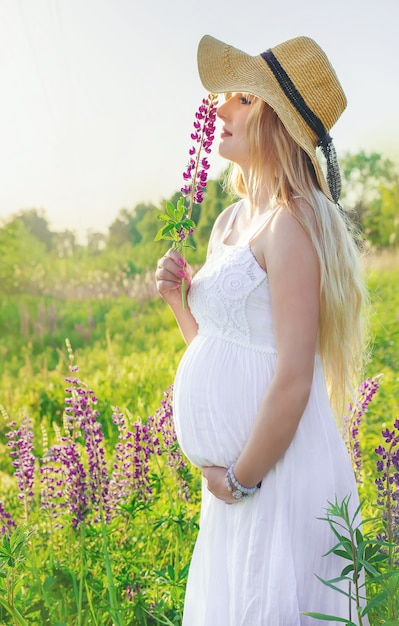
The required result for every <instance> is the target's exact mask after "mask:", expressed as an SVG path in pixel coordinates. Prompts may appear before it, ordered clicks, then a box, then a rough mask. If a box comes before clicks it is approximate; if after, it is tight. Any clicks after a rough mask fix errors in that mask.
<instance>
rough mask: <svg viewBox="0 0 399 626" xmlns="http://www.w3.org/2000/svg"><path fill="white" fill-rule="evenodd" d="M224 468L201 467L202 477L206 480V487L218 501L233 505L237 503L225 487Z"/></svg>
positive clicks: (225, 470)
mask: <svg viewBox="0 0 399 626" xmlns="http://www.w3.org/2000/svg"><path fill="white" fill-rule="evenodd" d="M226 472H227V468H226V467H218V466H213V467H203V468H202V475H203V477H204V478H205V480H206V484H207V487H208V489H209V491H210V492H211V493H213V495H214V496H215V497H216V498H219V500H223V502H225V503H226V504H235V503H236V502H239V500H237V499H236V498H234V496H232V495H231V491H229V490H228V489H227V487H226V482H225V476H226Z"/></svg>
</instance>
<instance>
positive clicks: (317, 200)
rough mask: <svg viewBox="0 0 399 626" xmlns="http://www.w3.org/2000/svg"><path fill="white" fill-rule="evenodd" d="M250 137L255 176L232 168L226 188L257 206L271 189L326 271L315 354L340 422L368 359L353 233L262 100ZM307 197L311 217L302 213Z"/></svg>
mask: <svg viewBox="0 0 399 626" xmlns="http://www.w3.org/2000/svg"><path fill="white" fill-rule="evenodd" d="M246 132H247V138H248V142H249V154H250V165H251V167H250V178H249V181H248V182H247V185H246V184H245V182H244V178H243V176H242V174H241V170H240V169H239V168H238V167H237V166H234V167H233V168H232V169H231V170H230V174H229V176H228V180H229V184H230V187H231V188H232V189H233V190H234V192H235V193H236V194H237V195H240V196H247V197H248V198H249V199H250V200H251V202H254V203H256V202H257V201H259V198H260V196H261V194H262V193H264V190H265V188H266V189H267V190H268V194H269V197H270V199H271V203H272V206H284V207H287V209H288V210H289V211H290V212H291V214H292V215H293V216H294V217H295V218H296V219H297V220H298V221H299V222H300V224H301V225H302V227H303V228H304V229H305V230H306V232H307V233H308V234H309V236H310V238H311V240H312V243H313V246H314V248H315V251H316V253H317V256H318V259H319V263H320V272H321V281H320V321H319V336H318V350H319V353H320V356H321V358H322V361H323V367H324V371H325V375H326V381H327V386H328V390H329V395H330V401H331V404H332V406H333V408H334V410H335V413H336V416H337V418H340V417H342V415H343V413H344V411H345V405H346V403H347V402H348V401H349V400H351V399H352V397H353V391H354V388H355V387H357V385H358V383H359V376H360V372H361V369H362V367H363V364H364V356H365V325H364V316H363V313H364V307H365V305H366V303H367V291H366V288H365V283H364V280H363V277H362V271H361V263H360V253H359V249H358V246H357V245H356V241H355V233H354V231H353V230H352V227H351V225H350V224H349V222H348V220H347V219H346V218H345V217H344V216H343V215H342V213H341V212H340V210H339V208H337V206H336V205H335V204H333V203H332V202H330V201H329V200H328V199H327V198H326V196H325V195H324V194H323V192H322V191H321V190H320V187H319V185H318V183H317V180H316V176H315V172H314V168H313V166H312V164H311V161H310V159H309V157H308V156H307V154H306V153H305V152H304V151H303V150H302V148H300V146H298V144H297V143H296V142H295V141H294V140H293V139H292V138H291V137H290V135H289V134H288V132H287V131H286V129H285V127H284V126H283V124H282V123H281V122H280V120H279V118H278V116H277V114H276V113H275V112H274V111H273V109H272V108H271V107H269V106H268V105H267V104H266V103H265V102H264V101H263V100H261V99H256V100H255V101H254V102H253V103H252V105H251V112H250V116H249V118H248V123H247V128H246ZM295 196H299V197H300V201H298V199H296V198H295ZM303 199H305V200H306V201H307V202H306V204H309V207H310V208H311V211H309V209H308V207H306V209H307V210H304V204H305V203H304V201H303Z"/></svg>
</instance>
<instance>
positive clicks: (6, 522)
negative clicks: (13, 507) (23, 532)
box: [0, 500, 17, 536]
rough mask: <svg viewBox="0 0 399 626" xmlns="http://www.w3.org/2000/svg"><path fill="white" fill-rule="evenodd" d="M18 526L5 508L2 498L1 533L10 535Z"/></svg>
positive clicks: (0, 513)
mask: <svg viewBox="0 0 399 626" xmlns="http://www.w3.org/2000/svg"><path fill="white" fill-rule="evenodd" d="M16 527H17V525H16V523H15V522H14V520H13V518H12V517H11V514H10V513H8V512H7V511H6V510H5V508H4V504H3V502H2V501H1V500H0V535H7V536H9V535H11V533H12V532H13V530H15V528H16Z"/></svg>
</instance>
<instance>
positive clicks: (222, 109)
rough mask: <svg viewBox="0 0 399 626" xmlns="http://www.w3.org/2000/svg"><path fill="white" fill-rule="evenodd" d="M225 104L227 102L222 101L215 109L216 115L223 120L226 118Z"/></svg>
mask: <svg viewBox="0 0 399 626" xmlns="http://www.w3.org/2000/svg"><path fill="white" fill-rule="evenodd" d="M226 104H227V102H223V104H221V105H220V106H219V107H218V109H217V111H216V115H217V116H218V117H220V119H221V120H224V119H225V118H226V115H225V111H226Z"/></svg>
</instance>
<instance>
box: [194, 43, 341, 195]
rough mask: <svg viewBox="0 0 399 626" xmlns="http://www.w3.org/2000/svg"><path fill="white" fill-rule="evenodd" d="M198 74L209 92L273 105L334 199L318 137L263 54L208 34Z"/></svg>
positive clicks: (318, 178) (321, 184) (203, 45)
mask: <svg viewBox="0 0 399 626" xmlns="http://www.w3.org/2000/svg"><path fill="white" fill-rule="evenodd" d="M198 72H199V76H200V79H201V82H202V84H203V86H204V87H205V89H206V90H207V91H209V92H210V93H227V92H243V93H250V94H252V95H254V96H257V97H258V98H261V99H262V100H264V101H265V102H266V103H267V104H268V105H269V106H271V107H272V109H273V110H274V111H275V112H276V114H277V115H278V117H279V118H280V120H281V122H282V124H283V125H284V127H285V128H286V130H287V132H288V133H289V134H290V136H291V137H292V139H293V140H294V141H295V142H296V143H297V144H298V145H299V146H300V147H301V148H302V149H303V150H304V151H305V152H306V154H307V155H308V156H309V158H310V160H311V162H312V165H313V167H314V170H315V173H316V177H317V180H318V183H319V185H320V188H321V190H322V191H323V193H324V194H325V195H326V196H327V198H328V199H329V200H332V197H331V193H330V189H329V187H328V184H327V180H326V178H325V175H324V172H323V169H322V167H321V165H320V162H319V160H318V158H317V154H316V146H317V137H316V136H315V135H314V133H313V132H312V131H311V130H310V128H309V127H308V125H307V124H306V122H305V121H304V119H303V118H302V116H301V115H300V114H299V113H298V111H297V110H296V108H295V107H294V106H293V105H292V103H291V102H290V100H288V98H287V97H286V96H285V94H284V93H283V91H282V89H281V87H280V85H279V83H278V82H277V80H276V78H275V76H274V74H273V72H272V71H271V69H270V68H269V66H268V64H267V63H266V62H265V61H264V60H263V58H262V57H261V56H260V55H258V56H251V55H249V54H247V53H245V52H243V51H242V50H239V49H238V48H234V47H233V46H230V45H229V44H227V43H224V42H223V41H220V40H218V39H215V38H214V37H211V36H210V35H205V36H204V37H203V38H202V39H201V41H200V43H199V46H198Z"/></svg>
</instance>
